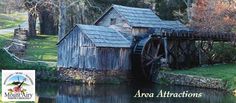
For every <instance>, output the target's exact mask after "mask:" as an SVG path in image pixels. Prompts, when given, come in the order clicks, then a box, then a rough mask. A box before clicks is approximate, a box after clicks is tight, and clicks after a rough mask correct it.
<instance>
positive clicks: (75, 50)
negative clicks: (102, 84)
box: [58, 24, 131, 70]
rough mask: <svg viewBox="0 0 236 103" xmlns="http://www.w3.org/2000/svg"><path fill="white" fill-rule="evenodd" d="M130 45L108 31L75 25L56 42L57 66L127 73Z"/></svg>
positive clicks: (109, 29) (101, 27)
mask: <svg viewBox="0 0 236 103" xmlns="http://www.w3.org/2000/svg"><path fill="white" fill-rule="evenodd" d="M130 45H131V43H130V41H128V40H127V39H126V38H125V37H124V36H123V35H121V34H120V33H119V32H117V31H115V30H114V29H112V28H108V27H104V26H95V25H81V24H79V25H76V26H75V27H74V28H73V29H72V30H71V31H70V32H69V33H68V34H67V35H66V36H65V37H64V38H63V39H61V40H60V42H59V43H58V67H59V68H76V69H78V70H129V69H130V64H131V63H130V60H129V58H130V57H129V55H130Z"/></svg>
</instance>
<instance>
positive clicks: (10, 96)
mask: <svg viewBox="0 0 236 103" xmlns="http://www.w3.org/2000/svg"><path fill="white" fill-rule="evenodd" d="M2 101H35V70H2Z"/></svg>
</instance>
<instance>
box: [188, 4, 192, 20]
mask: <svg viewBox="0 0 236 103" xmlns="http://www.w3.org/2000/svg"><path fill="white" fill-rule="evenodd" d="M190 8H191V1H190V0H187V16H188V22H190V21H191V20H192V17H191V10H190Z"/></svg>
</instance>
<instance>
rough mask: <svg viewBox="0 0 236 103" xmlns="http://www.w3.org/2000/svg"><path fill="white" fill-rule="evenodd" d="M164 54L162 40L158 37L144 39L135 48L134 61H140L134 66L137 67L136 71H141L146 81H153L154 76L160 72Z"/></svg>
mask: <svg viewBox="0 0 236 103" xmlns="http://www.w3.org/2000/svg"><path fill="white" fill-rule="evenodd" d="M164 53H165V52H164V46H163V42H162V39H160V38H158V37H148V38H144V39H142V40H141V41H139V42H138V43H137V44H136V45H135V47H134V51H133V54H134V56H136V58H135V59H134V58H133V61H138V62H136V64H133V65H136V66H135V67H136V68H134V69H139V71H140V72H141V73H140V75H141V76H142V77H143V78H144V79H146V80H151V79H152V76H153V74H154V73H155V72H157V71H159V68H160V66H161V59H162V58H163V57H164ZM137 58H139V60H138V59H137ZM133 63H134V62H133Z"/></svg>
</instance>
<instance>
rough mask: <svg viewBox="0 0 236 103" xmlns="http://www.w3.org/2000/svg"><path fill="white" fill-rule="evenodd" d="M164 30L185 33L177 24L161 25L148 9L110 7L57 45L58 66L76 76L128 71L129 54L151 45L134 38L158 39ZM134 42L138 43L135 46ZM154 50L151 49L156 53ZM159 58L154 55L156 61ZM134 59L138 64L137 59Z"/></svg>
mask: <svg viewBox="0 0 236 103" xmlns="http://www.w3.org/2000/svg"><path fill="white" fill-rule="evenodd" d="M163 28H165V29H166V28H167V29H168V30H173V29H174V30H177V31H181V30H182V31H184V30H186V31H188V28H187V27H186V26H184V25H183V24H182V23H180V22H179V21H163V20H161V19H160V18H159V17H158V16H157V15H156V14H155V13H154V12H153V11H152V10H150V9H147V8H134V7H126V6H120V5H112V6H111V7H110V8H108V9H107V10H106V12H105V13H104V14H103V15H102V16H101V17H100V18H98V19H97V20H96V21H95V22H94V25H82V24H78V25H76V26H75V27H74V28H73V29H72V30H71V31H70V32H69V33H68V34H67V35H66V36H65V37H64V38H63V39H61V40H60V41H59V43H58V65H57V66H58V68H61V69H67V70H70V69H71V68H74V69H76V70H78V72H81V71H96V70H100V71H106V72H107V71H130V70H131V66H132V62H131V53H132V52H133V53H138V54H139V55H140V53H144V52H143V51H144V50H143V49H145V48H146V46H144V45H146V44H148V43H149V41H150V39H148V38H147V39H143V40H141V41H137V40H136V39H137V38H136V37H148V36H150V35H151V34H157V35H159V34H158V32H161V33H160V34H162V32H163ZM137 42H139V43H138V44H137V45H135V46H134V44H135V43H137ZM166 42H167V41H166ZM154 44H155V45H152V46H156V47H158V46H159V47H161V48H163V46H165V47H167V46H168V45H170V44H165V45H162V44H161V41H160V40H157V41H156V42H154ZM160 45H161V46H160ZM156 47H154V49H158V50H159V48H156ZM133 48H135V49H134V50H133ZM160 51H161V52H159V53H163V52H164V50H163V49H162V50H160ZM166 51H167V50H166ZM157 53H158V52H157ZM158 55H159V54H158ZM158 55H156V54H155V56H157V57H159V56H158ZM160 55H161V56H162V54H160ZM164 55H165V58H171V57H168V56H167V55H168V53H165V54H164ZM157 57H155V59H156V58H157ZM137 59H138V60H137V61H139V59H140V58H137ZM153 61H154V60H153ZM137 63H138V64H140V63H141V62H137ZM133 65H135V64H133ZM71 70H73V69H71ZM105 74H106V73H105ZM115 74H116V73H115ZM103 76H106V75H103Z"/></svg>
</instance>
